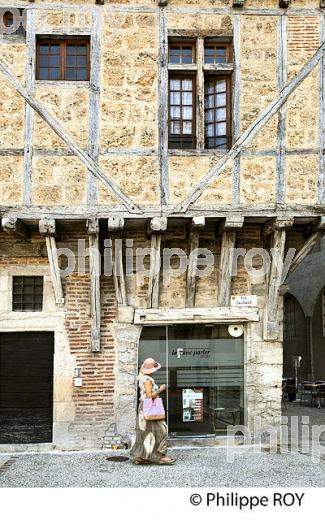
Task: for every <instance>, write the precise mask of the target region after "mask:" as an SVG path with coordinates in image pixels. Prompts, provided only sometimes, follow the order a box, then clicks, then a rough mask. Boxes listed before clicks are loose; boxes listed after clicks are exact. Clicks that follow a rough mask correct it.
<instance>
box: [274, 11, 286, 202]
mask: <svg viewBox="0 0 325 520" xmlns="http://www.w3.org/2000/svg"><path fill="white" fill-rule="evenodd" d="M287 26H288V17H287V15H286V14H285V15H283V16H280V17H279V18H278V52H277V83H278V91H279V92H281V91H282V89H283V88H284V87H285V85H286V83H287V39H288V38H287ZM286 110H287V108H286V105H283V106H282V107H281V108H280V109H279V113H278V129H277V156H276V170H277V180H276V191H277V202H278V204H284V203H285V185H286V183H285V141H286Z"/></svg>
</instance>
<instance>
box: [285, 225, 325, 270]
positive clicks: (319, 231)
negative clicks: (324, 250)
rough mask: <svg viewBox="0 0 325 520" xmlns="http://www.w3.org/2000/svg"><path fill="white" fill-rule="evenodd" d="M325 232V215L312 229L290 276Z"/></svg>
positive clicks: (295, 260)
mask: <svg viewBox="0 0 325 520" xmlns="http://www.w3.org/2000/svg"><path fill="white" fill-rule="evenodd" d="M324 234H325V217H321V219H320V220H319V221H318V222H317V224H316V226H315V227H314V229H313V230H312V233H311V235H310V237H309V238H308V240H307V241H306V243H305V244H304V245H303V247H302V248H301V249H300V251H299V252H298V253H297V254H296V256H295V257H294V259H293V261H292V263H291V266H290V269H289V272H288V276H290V274H292V273H293V272H294V271H295V270H296V269H297V267H299V265H300V264H301V262H303V261H304V259H305V258H306V256H307V255H308V254H309V253H310V252H311V251H312V250H313V248H314V247H315V245H316V244H317V242H318V241H319V240H320V239H321V238H322V237H323V236H324Z"/></svg>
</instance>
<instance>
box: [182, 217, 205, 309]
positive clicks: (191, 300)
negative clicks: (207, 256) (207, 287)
mask: <svg viewBox="0 0 325 520" xmlns="http://www.w3.org/2000/svg"><path fill="white" fill-rule="evenodd" d="M204 226H205V218H204V217H194V218H193V219H192V222H191V230H190V236H189V253H190V254H189V264H188V268H187V274H186V300H185V306H186V307H194V306H195V290H196V270H197V260H198V253H197V252H196V250H197V249H198V248H199V245H200V232H201V230H202V229H203V228H204Z"/></svg>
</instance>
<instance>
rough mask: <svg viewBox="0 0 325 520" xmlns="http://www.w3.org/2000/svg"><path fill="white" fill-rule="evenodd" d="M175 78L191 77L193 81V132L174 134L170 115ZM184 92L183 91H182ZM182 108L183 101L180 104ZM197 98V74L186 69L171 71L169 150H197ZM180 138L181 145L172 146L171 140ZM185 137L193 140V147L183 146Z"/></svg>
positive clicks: (169, 79) (169, 78)
mask: <svg viewBox="0 0 325 520" xmlns="http://www.w3.org/2000/svg"><path fill="white" fill-rule="evenodd" d="M174 79H179V80H184V79H190V80H191V81H192V133H191V134H172V133H171V117H170V107H171V103H170V93H171V89H170V81H171V80H174ZM180 92H182V91H180ZM179 106H180V109H182V103H181V104H180V105H179ZM196 111H197V99H196V74H193V73H191V72H188V71H185V70H184V72H177V73H170V74H169V76H168V149H169V150H196V148H197V130H196V121H197V115H196ZM180 121H181V122H182V121H183V119H182V117H181V118H180ZM186 121H187V120H186ZM177 138H178V139H179V141H180V145H179V146H176V147H174V146H171V140H172V139H175V140H176V139H177ZM184 138H185V139H186V138H188V139H191V140H192V146H191V147H184V146H182V144H183V143H182V141H183V140H184Z"/></svg>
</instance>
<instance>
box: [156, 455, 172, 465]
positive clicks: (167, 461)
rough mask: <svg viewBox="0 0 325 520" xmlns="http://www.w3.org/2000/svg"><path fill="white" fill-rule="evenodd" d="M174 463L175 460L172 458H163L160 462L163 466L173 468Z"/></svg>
mask: <svg viewBox="0 0 325 520" xmlns="http://www.w3.org/2000/svg"><path fill="white" fill-rule="evenodd" d="M174 462H175V459H172V458H171V457H162V458H161V459H160V460H159V464H161V465H169V466H171V465H172V464H174Z"/></svg>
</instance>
